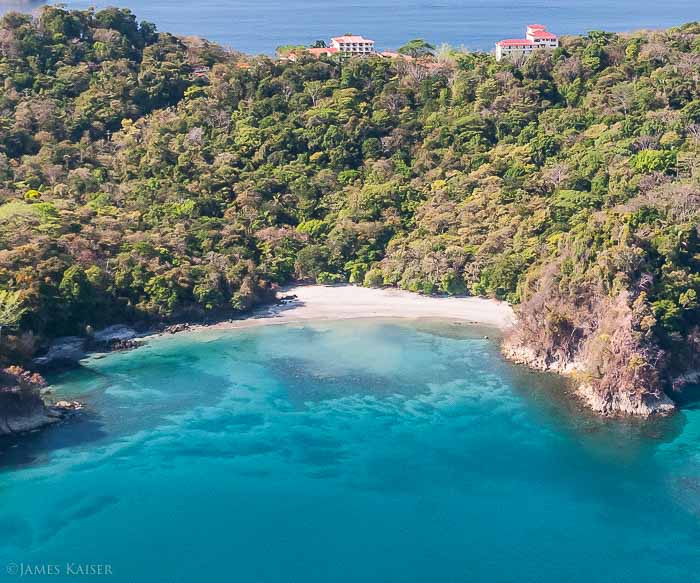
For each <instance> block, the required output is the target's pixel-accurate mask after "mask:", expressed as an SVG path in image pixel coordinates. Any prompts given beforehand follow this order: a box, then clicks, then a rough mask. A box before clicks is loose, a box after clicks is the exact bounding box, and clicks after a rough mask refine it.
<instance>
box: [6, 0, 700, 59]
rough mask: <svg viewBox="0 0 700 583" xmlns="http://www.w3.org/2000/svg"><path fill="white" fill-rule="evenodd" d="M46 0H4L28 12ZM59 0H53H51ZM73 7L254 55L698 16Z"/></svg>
mask: <svg viewBox="0 0 700 583" xmlns="http://www.w3.org/2000/svg"><path fill="white" fill-rule="evenodd" d="M43 3H44V2H42V1H41V0H24V1H23V0H0V13H1V12H2V11H3V5H4V9H8V8H9V7H15V8H16V7H17V6H20V5H21V6H22V8H23V9H25V10H30V9H32V8H36V7H38V6H40V5H41V4H43ZM54 3H56V2H54ZM62 3H63V4H66V5H67V6H69V7H71V8H87V7H89V6H97V7H104V6H114V5H117V6H125V7H128V8H131V9H132V10H133V11H134V12H135V13H136V14H137V16H138V17H139V19H145V20H150V21H151V22H155V23H156V24H157V25H158V27H159V29H160V30H165V31H169V32H174V33H177V34H192V35H198V36H203V37H206V38H209V39H211V40H214V41H217V42H219V43H223V44H225V45H228V46H231V47H233V48H236V49H238V50H241V51H244V52H249V53H266V54H272V53H273V52H274V50H275V48H276V47H277V46H279V45H283V44H297V43H301V44H308V43H311V42H313V41H315V40H316V39H328V38H330V37H331V36H335V35H338V34H343V33H345V32H352V33H355V34H362V35H365V36H368V37H370V38H373V39H374V40H375V41H377V46H378V47H381V48H385V49H386V48H397V47H399V46H400V45H402V44H403V43H404V42H406V41H407V40H410V39H412V38H416V37H420V38H426V39H428V40H430V41H431V42H433V43H436V44H441V43H449V44H451V45H454V46H462V45H464V46H465V47H466V48H469V49H482V50H483V49H485V50H491V49H492V48H493V45H494V43H495V42H496V41H497V40H499V39H502V38H512V37H521V36H523V34H524V30H523V29H524V27H525V25H526V24H528V23H532V22H541V23H543V24H547V25H549V27H550V29H551V30H552V31H554V32H557V33H559V34H583V33H586V32H587V31H589V30H594V29H605V30H611V31H628V30H636V29H639V28H660V27H669V26H674V25H678V24H682V23H684V22H689V21H694V20H698V18H700V12H699V11H698V3H697V1H696V0H665V1H664V2H658V1H656V0H516V1H513V0H490V1H484V0H345V1H343V2H328V1H327V0H285V1H281V0H198V1H191V0H63V2H62Z"/></svg>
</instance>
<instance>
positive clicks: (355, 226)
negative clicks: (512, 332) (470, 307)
mask: <svg viewBox="0 0 700 583" xmlns="http://www.w3.org/2000/svg"><path fill="white" fill-rule="evenodd" d="M202 70H206V74H201V71H202ZM195 71H199V72H200V73H198V74H195ZM699 71H700V24H697V23H695V24H687V25H684V26H680V27H677V28H673V29H670V30H665V31H652V32H638V33H630V34H612V33H606V32H591V33H589V34H588V35H587V36H584V37H565V38H564V39H562V46H561V47H560V48H559V49H557V50H555V51H553V52H551V53H546V52H540V53H537V54H535V55H533V56H532V57H530V58H529V59H528V60H527V61H526V62H524V63H522V64H518V65H517V66H516V64H513V63H508V62H500V63H497V62H496V61H495V59H494V58H493V56H492V55H489V54H484V53H467V52H462V51H457V50H454V49H451V48H449V47H441V48H440V49H439V50H438V51H437V52H436V54H435V55H434V56H430V55H426V56H424V57H423V58H417V59H416V58H413V59H405V60H404V59H396V60H392V61H389V60H385V59H374V58H364V59H351V60H347V61H344V62H339V61H334V60H331V59H328V60H326V59H320V60H317V59H315V58H313V57H310V56H309V57H306V56H303V57H301V58H300V59H299V60H298V61H297V62H294V63H291V62H283V61H276V60H272V59H269V58H266V57H255V58H252V57H247V56H245V55H242V54H238V53H235V52H231V51H226V50H224V49H222V48H221V47H218V46H216V45H214V44H211V43H208V42H207V41H205V40H202V39H194V38H177V37H175V36H173V35H170V34H168V33H160V32H157V31H156V29H155V27H154V26H153V25H152V24H149V23H140V24H139V23H138V22H137V20H136V18H135V17H134V15H132V14H131V13H130V12H129V11H127V10H122V9H107V10H103V11H99V12H95V11H67V10H65V9H62V8H60V7H47V8H45V9H44V10H43V11H42V12H41V14H40V15H39V16H38V17H36V18H33V17H31V16H28V15H20V14H12V13H11V14H8V15H6V16H5V17H3V18H2V20H0V79H1V80H2V84H1V85H0V289H1V290H2V291H3V292H4V295H3V296H0V298H2V297H5V298H8V299H10V300H12V301H13V302H14V305H15V306H16V309H17V310H21V313H20V314H17V313H15V314H14V321H13V325H12V327H11V328H10V329H6V330H5V331H4V332H3V337H2V339H0V352H1V353H2V358H3V359H4V360H5V361H13V362H18V361H23V360H26V359H27V358H28V357H29V356H31V354H33V352H34V351H35V350H36V349H37V347H38V346H39V345H40V343H41V341H42V340H43V339H46V338H50V337H54V336H58V335H66V334H76V333H82V332H84V330H85V328H86V326H91V327H99V326H102V325H106V324H109V323H113V322H116V321H127V320H128V321H135V320H147V319H159V318H184V317H199V316H202V315H204V314H207V313H212V312H215V311H217V312H218V311H222V310H229V311H245V310H247V309H249V308H251V307H252V306H253V305H254V304H256V303H258V302H261V301H265V300H266V299H267V298H268V297H269V295H270V290H271V289H272V287H273V286H275V285H276V284H283V283H285V282H289V281H292V280H303V281H315V282H319V283H334V282H351V283H357V284H362V285H366V286H398V287H401V288H404V289H408V290H412V291H417V292H421V293H427V294H433V293H442V294H467V293H468V294H474V295H482V296H487V297H494V298H499V299H503V300H507V301H510V302H513V303H515V304H519V314H520V320H521V324H520V328H519V330H518V332H517V333H518V342H520V343H522V345H523V346H528V347H529V348H531V349H532V350H533V351H534V353H535V354H536V355H537V356H538V358H542V359H544V360H545V361H548V362H555V361H557V362H566V361H573V360H579V361H581V362H583V363H584V366H583V370H584V374H586V375H588V377H589V380H590V382H592V383H595V384H596V385H598V386H600V387H613V389H614V387H615V386H619V385H620V384H621V383H628V384H630V383H631V384H633V385H635V386H638V387H640V390H646V389H650V388H651V387H653V386H660V385H662V384H664V383H666V384H667V385H668V386H670V384H671V383H672V382H673V379H676V378H678V376H679V375H680V374H681V373H683V372H687V371H688V370H690V369H692V368H693V367H697V362H698V357H699V355H700V332H699V328H698V326H699V325H700V315H699V314H700V311H699V310H698V294H699V293H700V273H699V269H698V268H699V267H700V243H699V238H698V235H699V233H698V218H699V213H700V190H699V186H698V177H699V176H700V172H699V169H698V166H699V165H700V164H699V161H698V150H699V148H700V74H699ZM4 312H7V313H9V314H10V316H11V312H12V310H8V309H4V310H3V309H0V314H2V313H4ZM8 317H9V316H8ZM0 324H2V323H1V322H0Z"/></svg>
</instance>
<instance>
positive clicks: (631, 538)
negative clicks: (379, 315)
mask: <svg viewBox="0 0 700 583" xmlns="http://www.w3.org/2000/svg"><path fill="white" fill-rule="evenodd" d="M485 334H492V333H491V332H488V331H484V330H479V329H474V328H469V327H465V326H459V325H454V324H446V323H437V322H423V323H409V322H396V321H343V322H325V323H315V324H305V325H285V326H265V327H258V328H249V329H245V330H235V331H230V330H229V331H221V330H219V331H214V330H211V331H207V332H197V333H188V334H182V335H176V336H169V337H164V338H160V339H157V340H154V341H151V342H150V343H149V345H148V346H147V347H144V348H141V349H138V350H135V351H131V352H125V353H115V354H111V355H108V356H105V357H102V358H92V359H90V360H89V361H88V362H87V363H86V366H85V368H83V369H82V370H78V371H72V372H70V373H64V374H62V375H60V376H58V377H56V378H54V379H52V380H53V381H54V383H55V389H56V391H57V392H58V393H59V394H61V395H66V396H70V397H79V398H81V399H83V400H84V401H85V402H86V403H87V404H88V407H89V412H88V413H87V414H86V415H85V416H84V417H82V418H80V419H76V420H73V421H72V422H70V423H67V424H64V425H61V426H57V427H53V428H50V429H48V430H46V431H43V432H41V433H36V434H33V435H32V436H30V437H29V438H25V439H23V440H17V441H16V442H8V441H5V442H2V447H0V452H1V453H0V460H1V461H0V463H1V464H2V469H1V471H0V579H3V580H4V579H7V580H8V581H9V580H17V579H18V577H17V576H13V575H12V574H13V573H14V572H15V571H13V569H15V570H16V569H22V570H24V571H25V572H26V570H27V569H30V571H31V572H35V570H36V568H37V567H40V566H42V565H55V566H56V568H57V569H59V570H60V571H61V573H62V574H61V575H57V576H52V577H53V578H52V579H51V578H50V580H75V578H76V577H75V576H69V575H67V574H66V570H67V569H68V566H67V564H72V565H73V569H74V568H75V565H76V564H85V563H90V564H99V565H105V566H108V567H109V569H110V571H111V573H112V575H111V576H109V577H103V580H108V581H120V582H121V581H124V582H130V583H132V582H135V583H139V582H142V581H143V582H149V583H159V582H164V583H166V582H167V583H173V582H180V581H182V582H193V581H206V582H214V583H218V582H236V583H290V582H300V583H329V582H333V583H335V582H338V583H345V582H348V583H350V582H352V583H356V582H358V581H362V582H369V583H374V582H377V583H387V582H390V583H393V582H405V583H417V582H421V583H422V582H425V583H427V582H435V581H440V582H445V581H447V582H451V581H454V582H489V583H492V582H497V583H498V582H502V583H510V582H512V583H549V582H551V583H555V582H556V583H561V582H567V583H590V582H592V581H595V582H596V583H605V582H610V583H625V582H634V583H643V582H649V583H652V582H653V583H666V582H683V583H689V582H691V581H696V580H697V577H698V573H700V544H699V543H700V449H699V447H698V444H699V441H700V409H698V408H693V407H692V406H689V407H687V408H686V409H685V410H684V411H682V412H681V413H680V414H678V415H676V416H675V417H673V418H671V419H667V420H663V421H659V422H653V423H649V422H636V423H633V422H621V421H616V422H611V421H601V420H598V419H595V418H593V417H591V416H589V415H586V414H585V413H584V412H582V411H581V410H579V409H578V408H577V406H576V405H575V403H574V402H573V401H572V400H571V399H570V398H568V397H567V395H566V387H565V385H564V384H563V383H562V382H561V381H560V380H558V379H556V378H554V377H549V376H543V375H537V374H533V373H528V372H525V371H523V370H521V369H518V368H516V367H513V366H511V365H509V364H507V363H505V362H504V361H503V360H502V359H501V358H500V356H499V352H498V346H497V342H496V341H494V340H492V339H488V338H485V337H484V335H485ZM6 573H8V574H7V575H6ZM26 578H30V577H25V579H26ZM33 578H35V579H42V578H43V579H46V578H47V577H40V576H33ZM83 579H85V577H83Z"/></svg>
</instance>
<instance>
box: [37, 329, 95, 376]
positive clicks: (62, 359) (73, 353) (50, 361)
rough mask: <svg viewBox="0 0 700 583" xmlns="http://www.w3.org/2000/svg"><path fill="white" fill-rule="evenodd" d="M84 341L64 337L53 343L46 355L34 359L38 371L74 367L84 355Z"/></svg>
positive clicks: (74, 337) (73, 337) (83, 339)
mask: <svg viewBox="0 0 700 583" xmlns="http://www.w3.org/2000/svg"><path fill="white" fill-rule="evenodd" d="M85 346H86V339H85V338H81V337H79V336H66V337H64V338H57V339H56V340H54V341H53V343H52V344H51V346H49V349H48V350H47V351H46V354H44V355H42V356H39V357H37V358H35V359H34V364H35V365H36V366H37V367H39V368H40V370H45V369H50V368H62V367H70V366H75V365H76V364H77V363H78V362H79V361H80V360H82V359H83V358H85V355H86V348H85Z"/></svg>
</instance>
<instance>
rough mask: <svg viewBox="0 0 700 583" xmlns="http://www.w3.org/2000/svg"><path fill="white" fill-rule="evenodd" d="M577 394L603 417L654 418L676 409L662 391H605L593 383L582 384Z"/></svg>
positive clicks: (631, 389)
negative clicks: (632, 416)
mask: <svg viewBox="0 0 700 583" xmlns="http://www.w3.org/2000/svg"><path fill="white" fill-rule="evenodd" d="M576 393H577V394H578V395H579V397H581V399H582V400H583V402H584V403H585V404H586V405H588V406H589V407H590V408H591V409H593V410H594V411H596V412H598V413H600V414H602V415H634V416H638V417H652V416H656V415H666V414H668V413H672V412H673V411H674V409H675V408H676V406H675V404H674V403H673V401H672V400H671V399H669V398H668V397H667V396H666V394H665V393H664V392H663V391H661V390H658V391H655V392H650V391H639V390H635V388H634V387H632V388H630V387H622V388H619V389H618V390H616V391H603V390H601V389H600V388H598V387H596V386H595V385H593V384H591V383H581V384H579V385H578V387H577V388H576Z"/></svg>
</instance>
